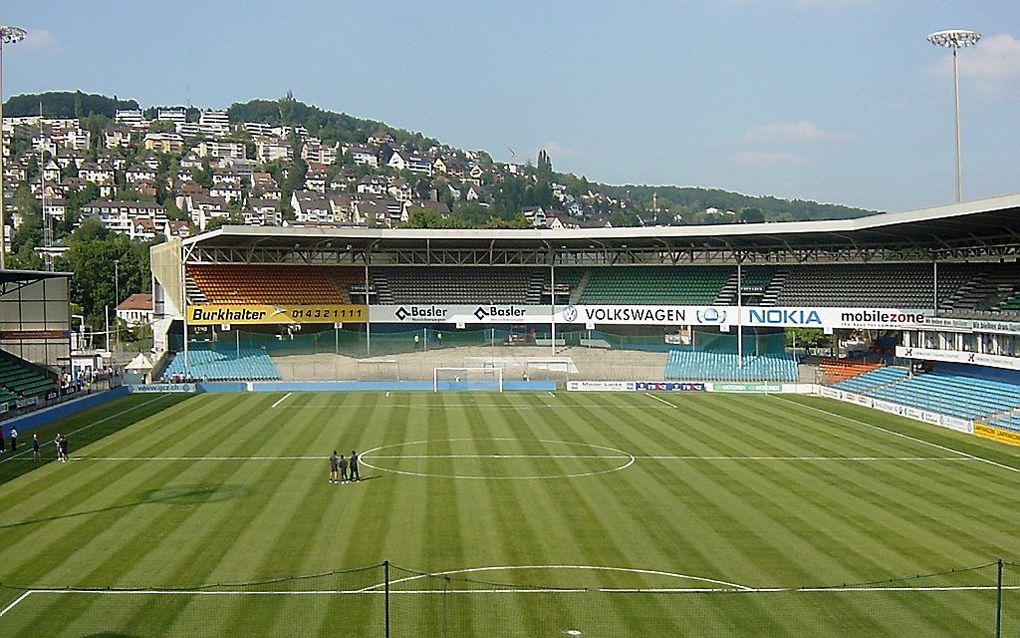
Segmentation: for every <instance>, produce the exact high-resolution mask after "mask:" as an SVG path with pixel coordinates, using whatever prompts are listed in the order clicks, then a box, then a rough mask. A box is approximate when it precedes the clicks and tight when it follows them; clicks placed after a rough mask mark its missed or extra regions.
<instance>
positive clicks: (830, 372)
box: [818, 359, 882, 383]
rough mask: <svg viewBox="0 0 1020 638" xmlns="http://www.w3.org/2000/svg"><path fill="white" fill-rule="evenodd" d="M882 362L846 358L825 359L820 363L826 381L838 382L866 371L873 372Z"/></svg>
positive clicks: (823, 379) (819, 366)
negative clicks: (866, 361)
mask: <svg viewBox="0 0 1020 638" xmlns="http://www.w3.org/2000/svg"><path fill="white" fill-rule="evenodd" d="M881 365H882V364H880V363H865V362H863V361H848V360H846V359H823V360H822V361H821V362H820V363H819V364H818V369H819V370H821V372H822V381H823V382H824V383H836V382H837V381H843V380H845V379H849V378H851V377H855V376H858V375H861V374H864V373H866V372H871V371H872V370H876V369H878V368H879V367H881Z"/></svg>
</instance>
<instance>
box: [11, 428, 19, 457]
mask: <svg viewBox="0 0 1020 638" xmlns="http://www.w3.org/2000/svg"><path fill="white" fill-rule="evenodd" d="M17 451H18V431H17V430H15V429H14V428H11V452H17Z"/></svg>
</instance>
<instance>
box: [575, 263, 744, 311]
mask: <svg viewBox="0 0 1020 638" xmlns="http://www.w3.org/2000/svg"><path fill="white" fill-rule="evenodd" d="M589 272H590V278H589V279H588V283H587V285H585V287H584V290H582V291H581V295H580V297H579V299H578V301H579V302H580V303H584V304H599V303H631V304H680V305H684V304H691V305H702V304H711V303H713V301H714V300H715V298H716V296H717V295H718V294H719V291H720V290H721V289H722V287H723V285H724V284H725V283H726V280H727V279H729V276H730V273H731V272H733V269H732V268H729V267H721V266H678V267H673V266H628V267H618V268H592V269H591V270H590V271H589Z"/></svg>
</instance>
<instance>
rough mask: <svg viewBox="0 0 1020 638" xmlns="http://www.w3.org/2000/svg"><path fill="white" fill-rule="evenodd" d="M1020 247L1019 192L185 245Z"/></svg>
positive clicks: (242, 229) (218, 237)
mask: <svg viewBox="0 0 1020 638" xmlns="http://www.w3.org/2000/svg"><path fill="white" fill-rule="evenodd" d="M993 244H994V245H1002V244H1012V245H1020V194H1017V195H1009V196H1005V197H997V198H993V199H986V200H981V201H975V202H965V203H961V204H953V205H950V206H941V207H937V208H928V209H922V210H917V211H908V212H901V213H882V214H878V215H870V216H867V217H859V218H856V219H841V220H826V221H802V222H774V223H758V224H717V225H704V226H655V227H637V228H595V229H590V228H588V229H564V230H546V229H514V230H507V229H473V230H463V229H452V230H450V229H409V228H362V227H350V228H346V227H343V228H328V227H327V228H323V227H313V228H302V227H283V228H275V227H274V228H267V227H255V226H224V227H221V228H219V229H217V230H214V231H211V232H208V233H203V234H200V235H196V236H194V237H190V238H188V239H185V240H184V245H185V247H188V246H194V247H199V246H200V247H203V248H210V247H216V248H226V249H244V248H268V249H274V248H275V249H288V248H294V249H298V248H301V249H311V248H314V249H319V250H321V249H324V248H325V249H332V250H348V251H351V250H354V251H360V250H401V249H418V248H425V247H428V248H430V249H432V250H436V249H443V248H454V247H456V248H483V247H487V248H491V247H493V246H495V247H498V248H500V249H504V250H505V249H515V248H520V249H535V248H537V247H547V248H550V249H554V250H555V249H564V250H570V249H575V250H587V249H590V248H593V247H599V248H610V249H619V248H631V249H633V248H658V249H663V248H668V249H676V250H683V249H685V248H697V249H704V248H708V247H715V248H720V249H726V250H750V251H762V250H769V249H777V250H793V249H799V248H834V247H854V248H867V247H882V248H889V247H902V248H912V249H922V248H924V249H936V250H937V249H945V248H954V247H961V246H963V247H966V246H988V245H993Z"/></svg>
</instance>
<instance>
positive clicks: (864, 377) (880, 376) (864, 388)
mask: <svg viewBox="0 0 1020 638" xmlns="http://www.w3.org/2000/svg"><path fill="white" fill-rule="evenodd" d="M909 375H910V372H909V371H908V370H907V369H906V368H894V367H883V368H878V369H877V370H872V371H870V372H865V373H864V374H860V375H857V376H855V377H850V378H849V379H843V380H842V381H838V382H836V383H834V384H832V386H833V387H834V388H837V389H839V390H846V391H847V392H856V393H857V394H867V393H868V391H869V390H874V389H876V388H880V387H882V386H886V385H889V384H892V383H897V382H899V381H902V380H903V379H906V378H907V377H908V376H909Z"/></svg>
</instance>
